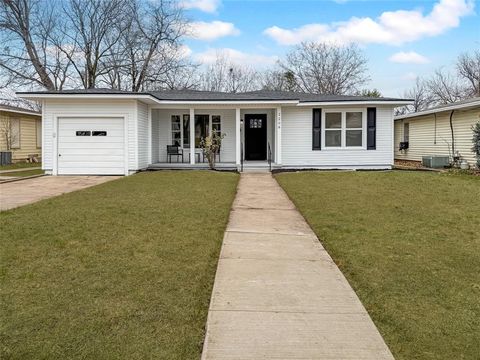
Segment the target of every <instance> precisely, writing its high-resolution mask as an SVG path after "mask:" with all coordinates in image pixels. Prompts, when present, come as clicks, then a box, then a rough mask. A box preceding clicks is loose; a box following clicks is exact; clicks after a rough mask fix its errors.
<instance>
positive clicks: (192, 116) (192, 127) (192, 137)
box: [190, 108, 195, 164]
mask: <svg viewBox="0 0 480 360" xmlns="http://www.w3.org/2000/svg"><path fill="white" fill-rule="evenodd" d="M190 164H195V110H194V109H193V108H192V109H190Z"/></svg>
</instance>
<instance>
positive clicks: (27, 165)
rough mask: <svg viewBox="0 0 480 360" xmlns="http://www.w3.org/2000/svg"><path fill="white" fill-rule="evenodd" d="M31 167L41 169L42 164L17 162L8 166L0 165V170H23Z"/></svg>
mask: <svg viewBox="0 0 480 360" xmlns="http://www.w3.org/2000/svg"><path fill="white" fill-rule="evenodd" d="M31 167H39V168H41V167H42V163H26V162H18V163H14V164H10V165H2V166H0V170H15V169H25V168H31Z"/></svg>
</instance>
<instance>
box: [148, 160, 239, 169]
mask: <svg viewBox="0 0 480 360" xmlns="http://www.w3.org/2000/svg"><path fill="white" fill-rule="evenodd" d="M215 167H216V168H218V169H222V170H237V165H236V164H235V163H234V162H217V163H216V164H215ZM165 169H177V170H181V169H208V163H196V164H190V163H181V162H171V163H166V162H161V163H153V164H150V165H148V168H147V170H165Z"/></svg>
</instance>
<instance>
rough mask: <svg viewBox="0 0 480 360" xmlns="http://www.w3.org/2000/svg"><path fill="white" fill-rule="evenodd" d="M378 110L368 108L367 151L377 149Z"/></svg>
mask: <svg viewBox="0 0 480 360" xmlns="http://www.w3.org/2000/svg"><path fill="white" fill-rule="evenodd" d="M376 137H377V108H367V150H375V149H376V148H377V139H376Z"/></svg>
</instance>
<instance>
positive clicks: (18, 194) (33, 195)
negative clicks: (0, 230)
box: [0, 176, 119, 211]
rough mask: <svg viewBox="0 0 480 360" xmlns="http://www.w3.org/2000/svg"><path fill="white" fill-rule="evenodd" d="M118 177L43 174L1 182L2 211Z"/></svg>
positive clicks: (0, 202)
mask: <svg viewBox="0 0 480 360" xmlns="http://www.w3.org/2000/svg"><path fill="white" fill-rule="evenodd" d="M118 178H119V177H118V176H42V177H37V178H32V179H25V180H19V181H15V182H9V183H4V184H0V211H3V210H9V209H13V208H16V207H19V206H23V205H27V204H31V203H34V202H37V201H40V200H43V199H47V198H50V197H53V196H58V195H61V194H64V193H68V192H71V191H76V190H80V189H85V188H87V187H90V186H94V185H98V184H101V183H104V182H106V181H110V180H115V179H118Z"/></svg>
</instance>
